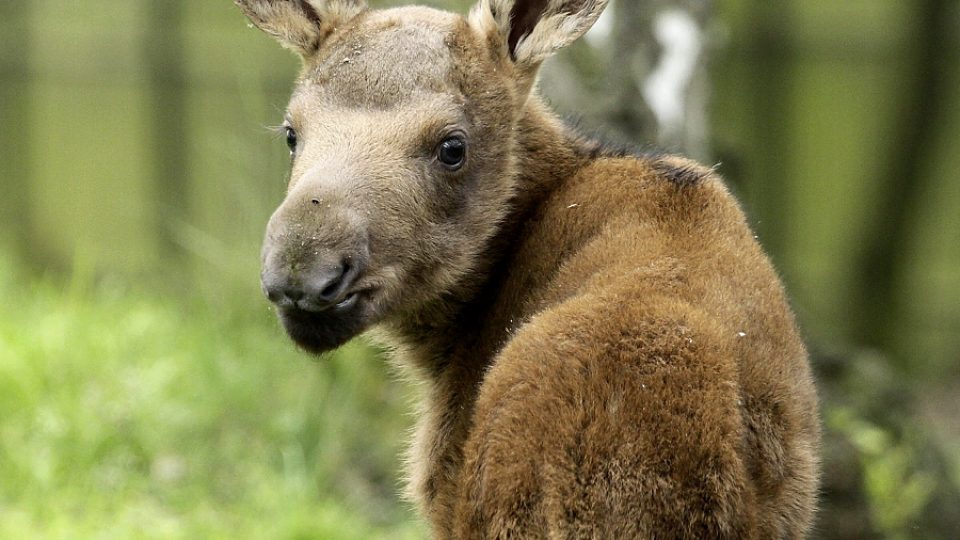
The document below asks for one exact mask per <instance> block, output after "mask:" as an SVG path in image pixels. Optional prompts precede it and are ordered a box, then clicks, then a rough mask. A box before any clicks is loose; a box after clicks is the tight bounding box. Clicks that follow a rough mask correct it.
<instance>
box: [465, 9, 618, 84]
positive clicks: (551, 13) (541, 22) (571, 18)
mask: <svg viewBox="0 0 960 540" xmlns="http://www.w3.org/2000/svg"><path fill="white" fill-rule="evenodd" d="M631 1H636V0H631ZM607 2H608V0H480V2H479V3H478V4H477V5H476V6H474V8H473V10H472V11H471V13H470V21H471V24H472V25H473V26H474V27H476V28H479V29H480V30H481V32H483V33H485V34H486V35H488V36H495V37H498V38H499V41H498V42H499V44H500V46H501V47H505V48H506V51H507V52H508V53H509V54H510V58H511V59H512V60H513V61H514V62H515V63H516V64H517V66H518V67H521V68H527V69H531V68H532V69H535V68H536V67H537V66H539V65H540V63H541V62H543V61H544V60H546V58H547V57H548V56H550V55H551V54H553V53H554V51H556V50H558V49H560V48H563V47H566V46H567V45H569V44H570V43H573V42H574V41H575V40H576V39H577V38H579V37H580V36H582V35H583V34H585V33H586V32H587V30H589V29H590V27H591V26H593V23H595V22H597V19H598V18H600V14H601V13H603V9H604V8H605V7H607Z"/></svg>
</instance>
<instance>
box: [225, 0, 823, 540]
mask: <svg viewBox="0 0 960 540" xmlns="http://www.w3.org/2000/svg"><path fill="white" fill-rule="evenodd" d="M238 4H240V5H241V7H242V8H243V9H244V11H245V12H246V13H247V14H248V15H251V20H253V22H254V23H255V24H257V25H258V26H261V27H262V28H264V29H265V30H267V31H268V32H269V33H271V34H273V35H274V36H276V37H278V39H280V40H281V42H283V43H284V44H285V45H287V46H289V47H291V48H293V49H294V50H297V51H298V52H300V54H301V56H302V57H303V59H304V71H303V74H302V75H301V77H300V79H299V82H298V85H297V89H296V91H295V92H294V96H293V98H292V100H291V103H290V106H289V109H288V122H289V124H290V126H291V128H292V129H295V130H296V132H297V134H298V141H299V142H298V146H297V148H296V151H295V152H294V159H293V167H292V173H291V181H290V188H289V193H288V195H287V198H286V200H285V201H284V203H283V204H282V205H281V206H280V208H278V210H277V212H276V213H275V214H274V216H273V218H272V219H271V221H270V224H269V226H268V230H267V237H266V240H265V242H264V252H263V264H264V278H263V279H264V288H265V290H266V291H267V293H268V294H269V295H270V297H271V299H273V300H274V301H275V302H277V303H278V306H279V308H278V311H279V313H280V316H281V319H282V320H283V322H284V324H285V326H286V327H287V329H288V331H289V332H290V335H291V336H292V337H293V339H295V340H296V341H297V342H298V343H299V344H300V345H301V346H303V347H304V348H305V349H307V350H311V351H323V350H328V349H331V348H334V347H336V346H338V345H339V344H341V343H343V342H344V341H346V340H347V339H349V338H351V337H353V336H354V335H356V334H358V333H360V332H363V331H366V330H370V332H371V333H372V334H374V335H375V336H377V337H379V338H380V339H381V340H383V341H385V342H387V343H389V344H391V345H392V347H393V348H394V350H395V354H394V356H395V357H396V359H397V362H398V363H399V364H400V365H401V366H402V367H403V369H405V370H408V371H409V372H411V373H413V374H414V375H415V377H416V378H417V379H418V380H420V381H421V382H423V383H424V385H425V394H426V395H425V396H424V402H423V407H422V411H421V415H420V420H419V427H418V430H417V434H416V436H415V440H414V442H413V445H412V449H411V453H410V458H409V459H410V486H411V495H412V497H413V498H414V499H415V500H416V501H417V503H418V504H419V506H420V508H421V510H422V511H423V513H424V515H425V516H426V518H427V519H428V520H429V522H430V524H431V526H432V528H433V531H434V535H435V536H436V537H437V538H757V539H760V538H763V539H766V538H800V537H803V536H805V535H806V533H807V532H808V530H809V528H810V524H811V521H812V516H813V512H814V506H815V492H816V486H817V475H818V460H817V453H818V447H819V428H818V421H817V414H816V396H815V392H814V387H813V383H812V380H811V376H810V370H809V367H808V364H807V359H806V353H805V351H804V348H803V345H802V343H801V342H800V340H799V338H798V336H797V332H796V329H795V324H794V321H793V317H792V315H791V313H790V311H789V308H788V307H787V303H786V300H785V298H784V294H783V291H782V288H781V286H780V284H779V281H778V279H777V276H776V274H775V273H774V271H773V270H772V268H771V266H770V264H769V262H768V260H767V258H766V257H765V256H764V254H763V252H762V251H761V249H760V247H759V246H758V245H757V243H756V241H755V240H754V237H753V235H752V233H751V231H750V229H749V227H748V226H747V224H746V223H745V220H744V217H743V214H742V212H741V211H740V209H739V207H738V205H737V203H736V201H735V200H734V199H733V197H731V195H730V194H729V192H728V191H727V189H726V188H725V187H724V185H723V183H722V181H721V180H720V179H719V178H718V177H717V176H716V174H714V172H713V171H712V170H710V169H707V168H704V167H701V166H699V165H697V164H695V163H693V162H690V161H688V160H685V159H682V158H678V157H669V156H653V157H641V156H618V155H614V154H607V153H605V152H604V150H603V149H602V147H599V146H598V145H596V144H595V143H592V142H589V141H585V140H583V139H582V138H580V137H579V136H578V135H576V134H575V133H573V132H572V131H571V130H569V129H568V128H567V127H565V126H564V125H563V124H562V123H560V122H559V120H557V118H556V117H555V116H554V115H553V114H552V113H551V112H550V111H548V110H547V109H546V108H545V107H544V105H543V104H542V101H541V100H540V99H539V98H538V97H537V95H536V93H535V92H531V88H532V87H533V85H534V81H535V77H536V69H537V67H538V66H539V64H540V62H541V61H542V60H543V59H544V58H545V57H546V56H548V55H549V54H550V53H552V52H553V50H554V49H556V48H559V47H562V46H563V45H566V44H567V43H569V42H571V41H573V40H574V39H576V38H577V37H579V35H581V34H582V33H583V32H585V31H586V30H587V29H588V28H589V26H590V25H591V24H592V23H593V21H594V20H595V19H596V17H597V16H599V14H600V12H601V11H602V9H603V7H604V4H605V1H603V0H549V1H543V0H531V1H529V2H526V1H523V0H480V3H479V4H478V5H477V6H476V7H475V8H474V10H473V12H472V13H471V17H470V19H469V21H468V20H466V19H463V18H460V17H458V16H455V15H452V14H448V13H444V12H439V11H435V10H430V9H426V8H400V9H394V10H386V11H379V12H373V11H366V10H365V9H364V6H363V4H362V3H361V2H343V1H340V2H335V3H330V5H331V6H332V5H334V4H336V6H337V9H331V8H330V7H329V6H328V5H326V3H325V2H323V1H322V0H311V1H310V2H308V3H304V2H283V1H280V0H271V1H268V0H238ZM281 5H282V6H283V7H279V6H281ZM344 6H348V8H349V9H344ZM331 19H332V20H331ZM511 21H513V22H512V23H511ZM511 24H514V25H525V26H526V27H524V28H521V29H519V30H518V28H516V27H515V28H511ZM310 25H312V28H313V29H308V30H302V28H304V27H310ZM328 28H329V29H332V30H326V29H328ZM277 29H282V31H278V30H277ZM297 29H300V30H297ZM304 44H307V45H304ZM311 44H316V45H315V46H314V45H311ZM451 133H454V134H456V133H463V134H464V136H465V138H466V141H467V158H466V162H465V164H464V165H463V167H462V168H461V169H460V170H456V171H452V170H449V169H445V168H443V167H442V166H440V164H439V162H438V161H437V158H436V157H435V156H436V149H437V148H438V145H439V144H440V141H443V140H445V138H446V137H449V136H451ZM341 272H342V274H341ZM331 276H333V277H331ZM337 276H340V277H337ZM330 283H333V285H329V284H330ZM325 286H326V287H327V288H326V289H324V290H326V291H327V292H328V293H329V294H321V293H320V292H318V291H320V290H321V289H323V288H324V287H325ZM334 286H336V287H334ZM329 291H334V292H329ZM301 295H302V296H303V299H301ZM321 297H322V298H325V300H322V301H321V300H317V299H318V298H321ZM314 300H316V302H313V301H314ZM303 302H306V303H303ZM311 302H313V303H311ZM324 302H326V303H324ZM334 304H336V305H334Z"/></svg>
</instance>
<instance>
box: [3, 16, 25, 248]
mask: <svg viewBox="0 0 960 540" xmlns="http://www.w3.org/2000/svg"><path fill="white" fill-rule="evenodd" d="M30 11H31V3H30V2H2V3H0V29H2V31H0V183H2V185H3V193H2V195H0V227H2V230H3V232H2V233H0V234H3V240H4V241H5V242H8V243H9V244H10V245H11V246H12V247H13V249H15V250H17V251H18V252H19V254H20V255H21V256H22V257H23V259H24V260H26V261H27V262H31V261H30V257H31V252H30V245H31V242H32V236H33V225H32V215H31V214H32V213H31V211H30V205H31V203H30V190H29V188H30V169H31V167H30V143H31V122H30V113H29V105H30V100H29V90H30V78H29V77H30Z"/></svg>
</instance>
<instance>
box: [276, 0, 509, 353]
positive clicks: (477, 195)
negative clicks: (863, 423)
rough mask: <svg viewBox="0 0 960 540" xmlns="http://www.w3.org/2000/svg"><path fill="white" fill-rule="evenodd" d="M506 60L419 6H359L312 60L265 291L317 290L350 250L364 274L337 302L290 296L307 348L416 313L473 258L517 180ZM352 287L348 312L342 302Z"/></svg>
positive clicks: (451, 20)
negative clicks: (458, 149) (452, 142)
mask: <svg viewBox="0 0 960 540" xmlns="http://www.w3.org/2000/svg"><path fill="white" fill-rule="evenodd" d="M504 67H505V66H502V65H499V66H498V65H497V63H496V62H495V59H494V57H492V55H490V54H489V52H488V51H487V50H486V49H485V43H484V42H483V37H482V36H480V35H478V34H477V33H476V32H475V31H474V30H473V29H472V28H471V27H470V26H469V25H468V24H467V23H466V21H465V20H464V19H463V18H462V17H459V16H456V15H452V14H449V13H445V12H440V11H436V10H431V9H427V8H418V7H411V8H400V9H395V10H387V11H382V12H363V13H360V14H358V15H357V16H356V17H354V18H352V19H351V20H350V21H349V22H348V23H347V27H346V28H344V29H342V30H341V32H340V33H337V34H334V35H332V36H331V37H330V38H329V39H328V41H327V42H326V43H325V44H324V46H323V47H322V48H321V49H320V50H319V51H318V52H316V53H314V54H311V55H310V56H307V57H306V58H305V66H304V70H303V73H302V75H301V77H300V79H299V81H298V84H297V87H296V89H295V90H294V93H293V97H292V99H291V101H290V104H289V106H288V111H287V118H286V125H287V126H288V127H289V129H292V130H293V131H294V132H295V133H296V136H297V146H296V148H295V150H294V151H293V165H292V171H291V178H290V185H289V191H288V194H287V198H286V200H285V201H284V202H283V204H282V205H281V206H280V208H278V209H277V211H276V213H275V214H274V216H273V217H272V219H271V220H270V224H269V226H268V229H267V237H266V241H265V243H264V249H263V267H264V282H265V288H270V287H274V288H276V287H288V288H294V289H295V288H297V286H300V287H301V288H304V289H307V291H308V292H307V293H306V294H307V295H308V296H309V294H310V292H309V289H310V282H311V280H312V279H315V278H314V277H313V275H316V274H321V275H323V274H324V273H327V272H331V271H333V272H335V270H331V269H335V268H336V267H337V265H339V264H341V261H347V264H348V265H349V266H350V268H351V271H353V270H354V269H355V271H356V272H357V274H356V275H355V276H352V275H349V276H348V277H349V278H350V279H352V282H351V283H349V285H348V286H346V287H344V288H343V290H341V291H338V293H337V294H335V295H334V298H332V299H331V300H330V302H328V303H332V304H333V305H334V307H333V308H330V307H329V306H326V307H324V306H321V307H323V309H320V310H312V309H311V308H310V307H309V305H308V304H307V305H308V309H307V310H303V309H299V308H298V307H297V306H296V305H294V306H290V307H284V306H281V310H280V313H281V317H282V319H283V320H284V323H285V325H286V327H287V328H288V330H289V331H290V333H291V335H292V337H293V338H294V339H295V340H297V341H298V343H300V344H301V345H302V346H304V347H305V348H307V349H309V350H313V351H322V350H326V349H330V348H333V347H336V346H338V345H340V344H341V343H343V342H344V341H346V340H347V339H349V338H350V337H353V336H354V335H355V334H356V333H358V332H359V331H362V330H363V329H365V328H367V327H368V326H369V325H370V324H373V323H376V322H379V321H381V320H383V319H385V318H390V317H404V316H407V315H408V314H409V313H411V312H412V311H415V310H418V309H420V308H422V307H423V306H424V305H425V304H428V303H430V302H432V301H436V300H437V299H438V298H439V297H441V296H442V295H444V294H449V293H451V292H452V291H453V290H454V289H456V288H457V287H458V286H459V285H461V284H462V283H463V280H464V276H465V274H467V273H469V272H470V271H471V270H472V269H473V268H475V267H476V259H477V257H478V256H479V255H480V254H481V252H482V251H483V249H484V248H485V246H486V245H487V243H488V241H489V239H490V237H491V236H493V234H494V233H495V232H496V230H497V228H498V226H499V224H500V223H501V222H502V220H503V218H504V215H505V213H506V211H507V209H508V206H509V205H508V202H509V199H510V197H511V195H512V193H513V190H514V187H515V181H514V178H513V174H511V167H512V159H511V156H512V152H511V149H512V146H513V140H512V138H513V129H512V128H513V125H514V118H515V116H516V112H517V109H518V105H517V103H516V97H515V96H516V94H515V92H514V91H513V88H512V87H511V86H512V85H511V84H507V83H509V82H510V81H509V80H508V79H506V78H505V76H504V74H503V72H504ZM451 137H454V138H459V139H460V140H461V141H463V143H464V144H465V145H466V157H465V159H464V163H463V164H462V166H460V167H458V168H457V169H456V170H452V169H451V168H450V167H449V166H445V165H444V164H443V163H441V162H440V160H439V159H438V152H439V148H440V146H441V144H442V143H443V142H444V141H445V140H447V139H449V138H451ZM273 294H274V295H275V296H276V295H278V294H282V293H277V292H274V293H273ZM352 294H356V295H357V296H358V298H357V300H355V301H354V302H355V303H354V304H353V305H352V306H349V309H344V308H343V307H336V304H337V303H338V302H341V301H343V300H344V299H346V298H349V296H350V295H352ZM304 304H305V303H304V302H302V301H301V304H300V305H304Z"/></svg>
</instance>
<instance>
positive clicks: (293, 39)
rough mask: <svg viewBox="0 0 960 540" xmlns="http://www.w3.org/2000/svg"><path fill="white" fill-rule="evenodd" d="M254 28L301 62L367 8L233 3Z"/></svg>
mask: <svg viewBox="0 0 960 540" xmlns="http://www.w3.org/2000/svg"><path fill="white" fill-rule="evenodd" d="M234 3H235V4H236V5H237V6H238V7H239V8H240V11H242V12H243V13H244V15H246V16H247V18H248V19H250V22H252V23H253V24H254V25H255V26H256V27H257V28H259V29H260V30H263V31H264V32H266V33H267V34H269V35H271V36H273V38H274V39H276V40H277V41H279V42H280V44H281V45H283V46H284V47H286V48H288V49H290V50H292V51H294V52H295V53H297V54H299V55H300V56H301V57H303V58H307V57H309V56H311V55H313V54H314V53H315V52H317V49H319V48H320V45H321V44H322V43H323V41H324V40H325V39H326V38H327V37H328V36H329V35H330V34H332V33H333V32H334V31H335V30H336V29H337V27H338V26H341V25H342V24H344V23H346V22H348V21H349V20H350V19H352V18H354V17H356V16H357V15H359V14H360V13H361V12H363V11H364V10H365V9H366V8H367V4H366V1H365V0H234Z"/></svg>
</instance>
